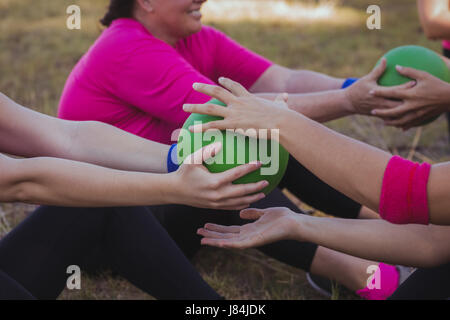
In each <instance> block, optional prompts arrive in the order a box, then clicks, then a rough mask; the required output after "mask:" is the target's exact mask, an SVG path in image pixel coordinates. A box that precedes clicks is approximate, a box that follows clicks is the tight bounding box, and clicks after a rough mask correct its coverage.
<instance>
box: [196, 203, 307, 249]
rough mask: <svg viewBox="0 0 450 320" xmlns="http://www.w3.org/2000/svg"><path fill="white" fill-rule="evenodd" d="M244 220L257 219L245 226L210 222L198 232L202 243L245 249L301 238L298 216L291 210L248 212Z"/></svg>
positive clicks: (243, 216) (242, 215) (243, 215)
mask: <svg viewBox="0 0 450 320" xmlns="http://www.w3.org/2000/svg"><path fill="white" fill-rule="evenodd" d="M240 216H241V218H242V219H247V220H256V221H255V222H253V223H249V224H245V225H243V226H222V225H217V224H211V223H207V224H205V226H204V227H203V228H201V229H199V230H198V231H197V233H198V234H199V235H201V236H203V239H202V240H201V243H202V244H203V245H209V246H214V247H221V248H235V249H245V248H252V247H259V246H262V245H265V244H269V243H272V242H276V241H280V240H285V239H298V237H297V230H296V229H295V225H296V218H298V217H299V215H298V214H296V213H294V212H292V211H291V210H290V209H288V208H269V209H246V210H243V211H241V214H240Z"/></svg>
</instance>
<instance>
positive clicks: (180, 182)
mask: <svg viewBox="0 0 450 320" xmlns="http://www.w3.org/2000/svg"><path fill="white" fill-rule="evenodd" d="M219 150H220V146H218V144H212V145H209V146H207V147H205V148H204V149H201V150H199V151H197V152H196V153H194V154H193V155H191V156H190V157H189V158H187V162H189V164H183V165H182V166H181V167H180V169H179V170H178V171H176V172H173V173H170V174H152V173H142V172H130V171H120V170H115V169H108V168H104V167H100V166H96V165H92V164H87V163H82V162H76V161H71V160H65V159H57V158H31V159H12V158H9V157H6V156H3V155H0V201H2V202H26V203H32V204H47V205H61V206H75V207H99V206H101V207H109V206H139V205H152V204H168V203H173V204H187V205H191V206H196V207H203V208H223V209H233V208H234V209H238V208H240V207H245V206H248V205H249V204H250V203H252V202H255V201H258V200H260V199H262V198H263V197H264V194H262V193H257V192H258V191H259V190H261V189H263V188H264V187H266V186H267V182H260V183H256V184H247V185H233V184H232V182H233V181H234V180H236V179H237V178H239V177H241V176H243V175H245V174H247V173H249V172H251V171H253V170H255V169H257V168H259V167H260V165H259V164H248V165H245V166H240V167H237V168H234V169H231V170H229V171H227V172H223V173H220V174H211V173H209V172H208V170H207V169H206V168H205V167H204V166H203V165H202V163H203V160H206V159H207V158H209V157H210V156H211V155H214V154H216V153H217V152H218V151H219ZM197 163H199V164H197ZM186 186H189V187H186ZM248 194H253V195H251V196H247V195H248Z"/></svg>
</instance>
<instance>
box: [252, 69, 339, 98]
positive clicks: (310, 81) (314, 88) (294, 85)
mask: <svg viewBox="0 0 450 320" xmlns="http://www.w3.org/2000/svg"><path fill="white" fill-rule="evenodd" d="M343 83H344V79H339V78H334V77H331V76H328V75H325V74H322V73H319V72H314V71H309V70H292V69H288V68H285V67H282V66H279V65H273V66H272V67H270V68H269V69H268V70H267V71H266V72H265V73H264V74H263V75H262V76H261V77H260V78H259V79H258V80H257V81H256V82H255V83H254V85H253V86H252V87H251V88H250V90H249V91H250V92H252V93H282V92H286V93H290V94H296V93H311V92H319V91H328V90H336V89H340V88H341V87H342V84H343Z"/></svg>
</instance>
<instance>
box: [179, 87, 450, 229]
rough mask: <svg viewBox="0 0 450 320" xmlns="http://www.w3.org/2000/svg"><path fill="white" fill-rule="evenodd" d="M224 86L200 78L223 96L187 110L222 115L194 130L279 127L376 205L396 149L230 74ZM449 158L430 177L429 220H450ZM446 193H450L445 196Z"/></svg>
mask: <svg viewBox="0 0 450 320" xmlns="http://www.w3.org/2000/svg"><path fill="white" fill-rule="evenodd" d="M221 84H222V85H223V86H225V87H226V88H228V89H229V90H230V91H231V92H229V91H226V90H225V89H223V88H220V87H214V86H209V85H204V84H196V88H197V90H199V91H200V92H203V93H205V94H208V95H211V96H214V97H215V98H218V99H219V100H221V101H224V102H225V103H226V104H227V105H228V108H222V107H218V106H215V105H190V106H185V110H186V111H189V112H197V113H207V114H212V115H218V116H221V117H223V118H224V120H219V121H213V122H209V123H207V124H205V125H202V126H201V127H200V126H197V127H194V128H193V129H192V130H194V131H204V130H208V129H211V128H217V129H235V128H242V129H244V130H246V129H250V128H253V129H256V130H258V129H276V130H279V140H280V142H281V144H282V145H283V146H284V147H285V148H286V149H287V150H288V151H289V152H290V153H291V154H292V156H294V157H295V158H296V159H297V160H298V161H299V162H300V163H301V164H303V165H304V166H305V167H306V168H308V169H309V170H310V171H311V172H312V173H314V174H315V175H316V176H317V177H318V178H320V179H321V180H323V181H324V182H326V183H327V184H329V185H330V186H332V187H333V188H335V189H337V190H339V191H340V192H342V193H344V194H345V195H347V196H348V197H350V198H352V199H354V200H355V201H357V202H359V203H361V204H362V205H365V206H367V207H369V208H370V209H372V210H374V211H378V208H379V201H380V194H381V186H382V181H383V177H384V172H385V169H386V166H387V164H388V162H389V160H390V159H391V157H392V155H391V154H389V153H387V152H385V151H383V150H380V149H377V148H375V147H372V146H370V145H367V144H365V143H362V142H359V141H357V140H354V139H351V138H349V137H346V136H344V135H342V134H339V133H337V132H335V131H333V130H331V129H328V128H327V127H325V126H323V125H321V124H319V123H317V122H314V121H312V120H310V119H308V118H307V117H305V116H303V115H301V114H299V113H297V112H293V111H292V110H289V109H287V108H285V107H283V106H282V105H283V102H282V101H277V102H276V103H274V102H272V101H268V100H265V99H261V98H258V97H255V96H253V95H251V94H249V93H248V92H247V91H246V90H245V88H243V87H242V86H241V85H239V84H238V83H236V82H233V81H231V80H228V79H224V80H222V81H221ZM449 177H450V163H444V164H441V165H438V166H433V167H432V169H431V175H430V178H429V181H428V200H429V208H430V221H431V223H434V224H444V225H448V224H450V212H449V209H448V208H450V197H448V192H449V190H450V179H449ZM446 195H447V196H446Z"/></svg>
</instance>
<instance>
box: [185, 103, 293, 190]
mask: <svg viewBox="0 0 450 320" xmlns="http://www.w3.org/2000/svg"><path fill="white" fill-rule="evenodd" d="M209 103H213V104H217V105H220V106H223V107H226V105H225V104H224V103H222V102H221V101H219V100H217V99H213V100H211V101H210V102H209ZM222 119H223V118H221V117H215V116H209V115H202V114H196V113H193V114H191V116H190V117H189V118H188V119H187V120H186V122H185V123H184V125H183V128H182V130H181V132H180V135H179V137H178V146H177V156H178V163H179V164H181V163H183V161H184V159H185V158H186V157H187V156H189V155H190V154H192V153H194V152H195V151H197V150H198V149H201V148H203V147H204V146H207V145H209V144H211V143H214V142H221V143H222V150H221V151H220V152H219V153H218V154H217V155H216V156H215V157H213V158H211V159H208V160H206V161H205V163H204V165H205V166H206V168H208V170H209V171H210V172H213V173H219V172H224V171H226V170H229V169H231V168H234V167H237V166H239V165H242V164H245V163H249V162H251V161H261V162H262V167H261V168H260V169H258V170H256V171H253V172H251V173H249V174H247V175H245V176H243V177H241V178H239V179H237V180H236V181H234V182H233V183H236V184H246V183H254V182H259V181H262V180H267V181H268V182H269V185H268V186H267V187H266V188H264V189H263V190H262V192H264V193H265V194H266V195H267V194H269V193H270V192H271V191H272V190H273V189H275V187H276V186H277V185H278V184H279V183H280V181H281V179H282V178H283V176H284V173H285V172H286V168H287V164H288V161H289V153H288V152H287V151H286V149H284V148H283V147H282V146H281V145H280V144H278V142H276V141H274V140H264V139H255V138H250V137H246V136H244V135H242V134H240V133H238V132H234V131H232V130H228V131H225V130H223V131H218V130H208V131H206V132H203V133H192V132H190V131H189V127H190V126H192V125H194V124H199V123H207V122H210V121H215V120H222Z"/></svg>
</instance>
